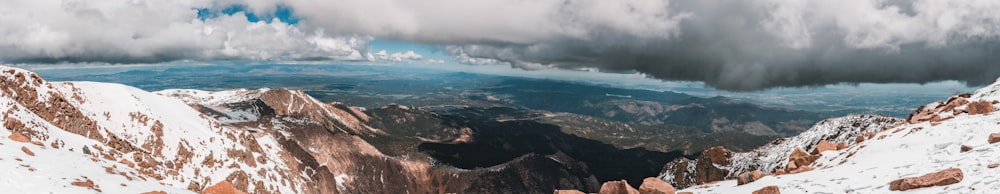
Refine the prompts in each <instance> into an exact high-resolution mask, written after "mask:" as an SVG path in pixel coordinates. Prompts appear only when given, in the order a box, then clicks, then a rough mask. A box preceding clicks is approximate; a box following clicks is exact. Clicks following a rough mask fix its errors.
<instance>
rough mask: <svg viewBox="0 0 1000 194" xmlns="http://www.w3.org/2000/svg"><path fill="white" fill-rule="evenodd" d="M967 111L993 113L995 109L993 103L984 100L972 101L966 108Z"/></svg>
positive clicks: (974, 113) (971, 112)
mask: <svg viewBox="0 0 1000 194" xmlns="http://www.w3.org/2000/svg"><path fill="white" fill-rule="evenodd" d="M966 111H968V112H969V114H970V115H977V114H987V113H991V112H993V111H994V109H993V103H992V102H987V101H984V100H980V101H976V102H972V103H969V107H968V108H966Z"/></svg>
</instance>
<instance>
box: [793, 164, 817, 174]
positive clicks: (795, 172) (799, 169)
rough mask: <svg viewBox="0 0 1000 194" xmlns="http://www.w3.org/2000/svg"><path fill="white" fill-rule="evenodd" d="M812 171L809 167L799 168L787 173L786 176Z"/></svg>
mask: <svg viewBox="0 0 1000 194" xmlns="http://www.w3.org/2000/svg"><path fill="white" fill-rule="evenodd" d="M812 169H813V168H812V167H809V166H801V167H799V168H796V169H795V170H792V171H790V172H788V174H798V173H801V172H805V171H810V170H812Z"/></svg>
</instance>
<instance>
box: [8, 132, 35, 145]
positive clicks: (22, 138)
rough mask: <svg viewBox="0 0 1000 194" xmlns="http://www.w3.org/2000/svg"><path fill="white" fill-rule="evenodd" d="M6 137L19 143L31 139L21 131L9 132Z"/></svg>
mask: <svg viewBox="0 0 1000 194" xmlns="http://www.w3.org/2000/svg"><path fill="white" fill-rule="evenodd" d="M7 138H10V140H14V141H16V142H21V143H28V142H29V141H31V138H28V137H27V136H24V135H22V134H21V133H12V134H10V136H7Z"/></svg>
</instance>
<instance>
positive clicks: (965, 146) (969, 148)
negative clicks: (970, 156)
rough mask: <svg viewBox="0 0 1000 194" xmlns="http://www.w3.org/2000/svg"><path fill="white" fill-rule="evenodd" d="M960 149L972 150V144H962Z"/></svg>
mask: <svg viewBox="0 0 1000 194" xmlns="http://www.w3.org/2000/svg"><path fill="white" fill-rule="evenodd" d="M961 151H962V152H968V151H972V146H967V145H962V148H961Z"/></svg>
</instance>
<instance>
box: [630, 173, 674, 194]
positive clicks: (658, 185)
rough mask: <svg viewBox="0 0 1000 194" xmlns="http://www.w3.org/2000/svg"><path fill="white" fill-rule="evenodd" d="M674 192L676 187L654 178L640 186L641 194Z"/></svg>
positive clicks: (672, 193) (644, 180)
mask: <svg viewBox="0 0 1000 194" xmlns="http://www.w3.org/2000/svg"><path fill="white" fill-rule="evenodd" d="M674 192H675V191H674V186H671V185H670V184H669V183H667V182H663V180H660V179H658V178H654V177H649V178H646V179H643V180H642V185H641V186H639V193H640V194H674Z"/></svg>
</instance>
